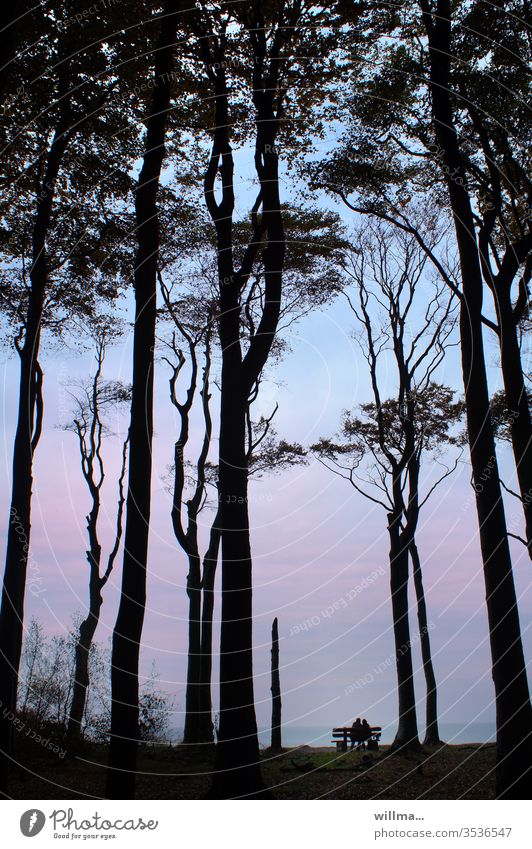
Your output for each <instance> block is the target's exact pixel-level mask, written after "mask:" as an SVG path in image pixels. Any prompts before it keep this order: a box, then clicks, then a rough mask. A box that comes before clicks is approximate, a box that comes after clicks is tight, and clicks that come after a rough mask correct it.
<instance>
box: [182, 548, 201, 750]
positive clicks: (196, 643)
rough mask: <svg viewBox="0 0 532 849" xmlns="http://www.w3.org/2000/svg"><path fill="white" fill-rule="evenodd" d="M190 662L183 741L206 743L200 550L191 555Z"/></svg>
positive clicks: (189, 584)
mask: <svg viewBox="0 0 532 849" xmlns="http://www.w3.org/2000/svg"><path fill="white" fill-rule="evenodd" d="M188 563H189V566H188V569H189V571H188V577H187V595H188V663H187V689H186V714H185V728H184V733H183V743H186V744H187V745H194V744H196V743H202V742H203V740H202V737H201V716H200V675H201V570H200V559H199V555H198V554H193V555H189V558H188Z"/></svg>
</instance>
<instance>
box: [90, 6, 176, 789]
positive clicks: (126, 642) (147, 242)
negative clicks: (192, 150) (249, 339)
mask: <svg viewBox="0 0 532 849" xmlns="http://www.w3.org/2000/svg"><path fill="white" fill-rule="evenodd" d="M178 12H179V3H178V2H177V0H166V2H165V3H164V6H163V11H162V13H161V16H160V21H161V25H160V36H159V41H158V44H157V46H156V48H155V51H154V53H155V55H154V61H155V67H154V74H153V95H152V100H151V105H150V109H149V114H148V117H147V119H146V125H147V130H146V141H145V152H144V158H143V163H142V168H141V172H140V175H139V179H138V185H137V187H136V190H135V216H136V237H137V242H138V249H137V255H136V258H135V268H134V278H135V330H134V338H133V377H132V399H131V420H130V428H129V440H130V446H129V474H128V492H127V500H126V527H125V538H124V563H123V572H122V591H121V596H120V606H119V610H118V616H117V620H116V625H115V629H114V632H113V654H112V670H111V681H112V710H111V741H110V746H109V769H108V773H107V786H106V795H107V797H108V798H111V799H123V798H126V799H127V798H132V797H133V796H134V791H135V768H136V761H137V743H138V733H139V727H138V721H139V679H138V674H139V673H138V668H139V652H140V639H141V635H142V626H143V622H144V609H145V603H146V560H147V554H148V532H149V521H150V502H151V446H152V437H153V361H154V348H155V322H156V298H157V255H158V249H159V229H158V217H157V213H158V207H157V192H158V187H159V180H160V176H161V169H162V165H163V161H164V156H165V137H166V127H167V121H168V112H169V109H170V98H171V73H172V67H173V55H174V50H175V41H176V30H177V18H178Z"/></svg>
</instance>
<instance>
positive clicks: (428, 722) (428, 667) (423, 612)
mask: <svg viewBox="0 0 532 849" xmlns="http://www.w3.org/2000/svg"><path fill="white" fill-rule="evenodd" d="M410 556H411V558H412V571H413V574H414V587H415V590H416V601H417V621H418V625H419V637H420V643H421V658H422V660H423V672H424V673H425V683H426V687H427V702H426V715H425V739H424V741H423V744H424V745H425V746H436V745H437V744H438V743H441V740H440V735H439V731H438V693H437V687H436V676H435V675H434V667H433V665H432V653H431V648H430V635H429V629H428V619H427V605H426V602H425V589H424V587H423V575H422V571H421V561H420V559H419V552H418V548H417V545H416V541H415V539H413V540H412V542H411V543H410Z"/></svg>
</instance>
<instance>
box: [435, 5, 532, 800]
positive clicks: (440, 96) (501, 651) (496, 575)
mask: <svg viewBox="0 0 532 849" xmlns="http://www.w3.org/2000/svg"><path fill="white" fill-rule="evenodd" d="M421 6H422V10H423V19H424V24H425V27H426V30H427V35H428V37H429V52H430V63H431V66H430V92H431V97H432V110H433V115H434V129H435V134H436V139H437V141H438V144H439V145H440V147H441V150H442V152H443V153H442V158H443V165H444V167H445V173H446V175H453V176H452V177H449V176H448V177H447V189H448V192H449V197H450V202H451V208H452V211H453V216H454V225H455V230H456V240H457V245H458V252H459V259H460V269H461V278H462V299H461V305H460V340H461V353H462V373H463V381H464V388H465V400H466V413H467V431H468V441H469V447H470V452H471V467H472V472H473V485H474V488H475V493H476V506H477V514H478V523H479V532H480V547H481V551H482V562H483V567H484V581H485V585H486V604H487V611H488V624H489V630H490V646H491V657H492V674H493V683H494V686H495V704H496V723H497V770H496V780H497V796H498V798H507V799H519V798H528V796H529V792H530V791H529V788H530V775H531V772H532V711H531V707H530V696H529V691H528V681H527V675H526V667H525V660H524V653H523V644H522V641H521V627H520V623H519V613H518V608H517V598H516V593H515V585H514V579H513V571H512V561H511V557H510V549H509V545H508V535H507V527H506V517H505V512H504V505H503V500H502V493H501V485H500V478H499V469H498V464H497V457H496V454H495V441H494V437H493V427H492V422H491V415H490V405H489V394H488V384H487V378H486V363H485V357H484V344H483V338H482V296H483V282H482V274H481V268H480V261H479V253H478V245H477V242H476V237H475V221H474V218H473V212H472V208H471V202H470V198H469V195H468V193H467V191H466V188H465V187H466V186H467V177H466V175H465V171H464V167H463V161H462V157H461V154H460V148H459V144H458V138H457V135H456V129H455V125H454V115H453V110H452V105H451V100H450V57H451V55H452V49H451V4H450V0H438V2H437V4H436V14H435V15H434V16H433V15H432V12H431V8H430V6H429V4H428V2H427V0H422V4H421ZM457 177H459V178H460V180H458V179H457Z"/></svg>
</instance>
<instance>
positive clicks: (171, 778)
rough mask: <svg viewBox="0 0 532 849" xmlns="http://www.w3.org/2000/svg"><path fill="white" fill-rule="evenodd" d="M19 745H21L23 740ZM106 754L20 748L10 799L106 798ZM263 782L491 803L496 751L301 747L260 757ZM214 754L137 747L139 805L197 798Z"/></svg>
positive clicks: (305, 794)
mask: <svg viewBox="0 0 532 849" xmlns="http://www.w3.org/2000/svg"><path fill="white" fill-rule="evenodd" d="M21 742H22V741H21ZM106 759H107V752H106V747H104V746H85V747H84V750H83V752H82V753H81V752H80V753H79V755H78V756H77V757H75V758H72V757H70V758H69V757H68V755H67V756H63V757H60V756H58V755H57V754H56V755H54V754H53V753H52V752H48V751H47V750H46V749H45V748H44V747H43V746H42V745H38V744H34V743H32V744H30V743H29V741H24V744H23V745H19V750H18V753H17V760H18V763H19V764H24V766H17V767H15V768H14V769H13V770H12V775H11V781H10V795H11V796H12V798H14V799H91V798H102V797H103V794H104V782H105V763H106ZM261 764H262V772H263V776H264V781H265V783H266V785H267V786H268V787H269V788H270V791H271V793H272V795H273V797H274V798H276V799H492V798H494V794H495V746H494V745H493V744H485V745H478V744H470V745H461V746H447V745H442V746H439V747H425V748H424V749H423V750H422V752H420V753H418V754H416V755H410V756H408V757H406V756H401V755H399V754H393V755H392V754H390V751H389V747H388V746H381V748H380V749H379V751H378V752H367V753H364V752H346V753H337V752H336V751H335V750H334V749H313V748H310V747H308V746H301V747H298V748H296V749H286V750H284V751H283V752H282V753H281V754H272V753H271V752H269V751H263V752H262V753H261ZM212 766H213V751H212V749H207V750H203V751H202V752H200V754H198V753H197V751H191V750H190V749H188V750H187V748H185V747H183V746H173V747H171V746H164V747H154V746H142V747H141V749H140V752H139V760H138V770H139V775H138V779H137V798H139V799H201V798H203V797H204V796H205V795H206V793H207V792H208V789H209V785H210V775H211V773H212Z"/></svg>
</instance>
